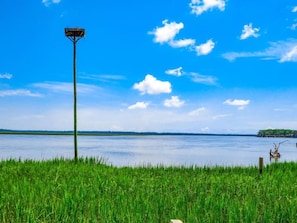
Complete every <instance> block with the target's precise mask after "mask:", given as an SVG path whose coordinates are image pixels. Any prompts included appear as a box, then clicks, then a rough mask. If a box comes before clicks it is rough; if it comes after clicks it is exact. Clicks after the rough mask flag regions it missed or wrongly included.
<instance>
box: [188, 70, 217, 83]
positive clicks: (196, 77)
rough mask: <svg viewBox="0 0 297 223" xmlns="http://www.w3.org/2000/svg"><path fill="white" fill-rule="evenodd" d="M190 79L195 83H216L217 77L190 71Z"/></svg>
mask: <svg viewBox="0 0 297 223" xmlns="http://www.w3.org/2000/svg"><path fill="white" fill-rule="evenodd" d="M190 75H191V77H192V81H194V82H196V83H201V84H207V85H216V84H217V83H216V82H217V79H216V78H215V77H212V76H206V75H201V74H198V73H194V72H192V73H191V74H190Z"/></svg>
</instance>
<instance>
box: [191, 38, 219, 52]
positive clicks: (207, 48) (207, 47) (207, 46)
mask: <svg viewBox="0 0 297 223" xmlns="http://www.w3.org/2000/svg"><path fill="white" fill-rule="evenodd" d="M214 47H215V43H214V42H213V41H212V40H211V39H210V40H208V41H207V42H206V43H203V44H201V45H199V46H196V47H195V50H196V52H197V55H198V56H200V55H207V54H209V53H210V52H211V51H212V50H213V48H214Z"/></svg>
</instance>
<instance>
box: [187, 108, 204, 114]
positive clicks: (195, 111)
mask: <svg viewBox="0 0 297 223" xmlns="http://www.w3.org/2000/svg"><path fill="white" fill-rule="evenodd" d="M204 111H205V107H201V108H197V109H196V110H194V111H191V112H190V113H189V115H190V116H197V115H200V114H201V113H202V112H204Z"/></svg>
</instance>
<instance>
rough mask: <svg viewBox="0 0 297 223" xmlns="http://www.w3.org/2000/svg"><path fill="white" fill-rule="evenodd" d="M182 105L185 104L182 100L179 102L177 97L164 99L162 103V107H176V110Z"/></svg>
mask: <svg viewBox="0 0 297 223" xmlns="http://www.w3.org/2000/svg"><path fill="white" fill-rule="evenodd" d="M184 103H185V102H184V101H182V100H180V99H179V98H178V96H171V98H170V99H166V100H165V101H164V106H166V107H176V108H179V107H181V106H183V104H184Z"/></svg>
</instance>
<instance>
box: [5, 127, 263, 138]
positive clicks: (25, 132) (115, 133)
mask: <svg viewBox="0 0 297 223" xmlns="http://www.w3.org/2000/svg"><path fill="white" fill-rule="evenodd" d="M0 134H7V135H9V134H10V135H65V136H67V135H69V136H72V135H73V131H52V130H6V129H0ZM78 135H80V136H147V135H148V136H149V135H168V136H174V135H188V136H253V137H256V136H257V134H222V133H184V132H181V133H177V132H131V131H78Z"/></svg>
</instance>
